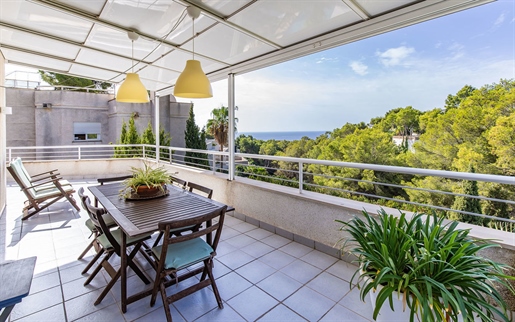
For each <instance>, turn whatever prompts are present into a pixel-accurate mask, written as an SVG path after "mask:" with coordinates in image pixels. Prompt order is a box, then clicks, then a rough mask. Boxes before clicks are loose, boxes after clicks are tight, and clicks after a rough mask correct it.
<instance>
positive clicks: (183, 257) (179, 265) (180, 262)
mask: <svg viewBox="0 0 515 322" xmlns="http://www.w3.org/2000/svg"><path fill="white" fill-rule="evenodd" d="M161 249H162V245H159V246H156V247H154V248H152V252H153V253H154V255H155V256H156V258H157V259H158V260H160V257H161ZM212 252H213V248H212V247H211V246H209V244H208V243H206V241H205V240H204V239H202V238H200V237H199V238H195V239H190V240H186V241H184V242H181V243H176V244H170V245H168V249H167V250H166V260H165V269H175V270H180V269H183V268H185V267H188V266H191V265H194V264H196V263H200V262H201V261H203V260H205V259H207V258H209V256H211V253H212Z"/></svg>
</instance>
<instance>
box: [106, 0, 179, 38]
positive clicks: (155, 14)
mask: <svg viewBox="0 0 515 322" xmlns="http://www.w3.org/2000/svg"><path fill="white" fill-rule="evenodd" d="M185 9H186V7H185V6H183V5H180V4H178V3H176V2H173V1H170V0H139V1H126V0H114V1H109V2H108V3H107V4H106V7H105V8H104V10H103V11H102V14H101V16H100V18H101V19H106V20H108V21H111V22H113V23H115V24H117V25H123V26H126V27H128V28H129V29H133V30H137V31H139V32H141V33H144V34H153V35H155V36H156V37H158V38H162V37H165V36H166V35H167V34H168V33H169V32H170V31H171V29H172V27H173V26H174V25H175V24H176V23H177V21H178V20H179V18H180V17H181V15H182V14H183V13H184V11H185ZM128 17H130V18H131V19H129V20H128V19H127V18H128Z"/></svg>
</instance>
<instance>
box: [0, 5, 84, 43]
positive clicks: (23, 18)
mask: <svg viewBox="0 0 515 322" xmlns="http://www.w3.org/2000/svg"><path fill="white" fill-rule="evenodd" d="M0 21H2V22H7V23H9V24H13V25H15V26H19V27H24V28H27V29H30V30H36V31H38V32H42V33H46V34H49V35H53V36H57V37H60V38H64V39H68V40H73V41H78V42H83V41H84V40H85V39H86V37H87V35H88V33H89V30H90V29H91V27H92V25H93V24H92V23H91V22H88V21H86V20H83V19H77V18H76V17H73V16H70V15H67V14H65V13H63V12H60V11H57V10H53V9H50V8H47V7H44V6H41V5H38V4H35V3H32V2H29V1H21V0H7V1H6V0H2V1H0Z"/></svg>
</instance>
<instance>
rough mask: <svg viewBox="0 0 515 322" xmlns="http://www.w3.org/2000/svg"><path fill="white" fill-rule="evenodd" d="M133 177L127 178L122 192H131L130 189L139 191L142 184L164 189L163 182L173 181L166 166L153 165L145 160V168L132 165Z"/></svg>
mask: <svg viewBox="0 0 515 322" xmlns="http://www.w3.org/2000/svg"><path fill="white" fill-rule="evenodd" d="M130 172H131V174H132V178H128V179H125V180H124V181H123V186H124V187H125V188H124V189H122V190H121V191H120V193H122V194H124V193H129V194H130V190H131V189H132V191H137V190H138V187H140V186H148V187H152V188H159V189H163V184H167V183H171V178H170V175H169V174H168V172H167V171H166V169H165V168H164V167H160V166H157V167H152V166H151V165H150V164H149V163H147V162H145V163H144V166H143V168H136V167H131V170H130Z"/></svg>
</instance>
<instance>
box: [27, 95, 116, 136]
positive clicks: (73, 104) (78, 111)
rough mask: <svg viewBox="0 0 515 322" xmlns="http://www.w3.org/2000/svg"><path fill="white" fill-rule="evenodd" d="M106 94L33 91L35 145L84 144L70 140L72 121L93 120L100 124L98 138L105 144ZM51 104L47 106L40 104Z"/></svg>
mask: <svg viewBox="0 0 515 322" xmlns="http://www.w3.org/2000/svg"><path fill="white" fill-rule="evenodd" d="M109 98H110V95H109V94H95V93H83V92H72V91H36V92H35V94H34V101H35V105H36V111H35V119H36V125H35V128H36V146H52V145H71V144H74V143H78V144H84V143H85V142H84V141H79V142H77V141H74V135H73V134H74V132H73V123H74V122H95V123H100V124H101V125H102V132H101V134H102V140H101V141H100V142H97V143H99V144H107V143H108V141H107V140H106V139H105V138H104V133H108V132H109V124H108V121H107V110H108V106H107V101H108V99H109ZM44 104H47V106H49V104H51V106H52V107H51V108H49V107H44Z"/></svg>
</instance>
